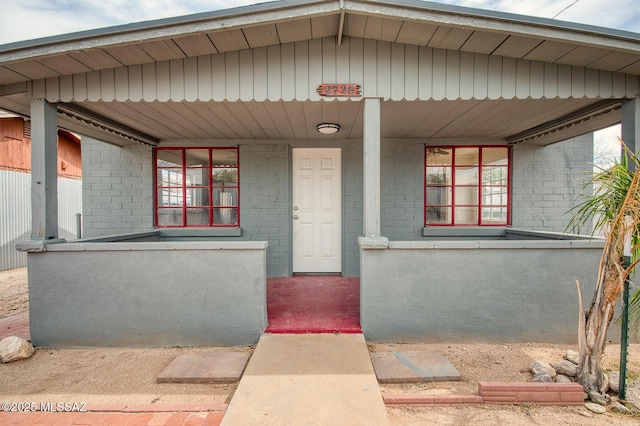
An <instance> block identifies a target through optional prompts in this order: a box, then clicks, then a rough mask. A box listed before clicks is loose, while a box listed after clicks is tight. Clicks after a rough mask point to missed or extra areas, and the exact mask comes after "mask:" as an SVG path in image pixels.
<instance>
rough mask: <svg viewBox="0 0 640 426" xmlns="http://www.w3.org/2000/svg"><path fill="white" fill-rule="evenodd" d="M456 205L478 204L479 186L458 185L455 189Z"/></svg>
mask: <svg viewBox="0 0 640 426" xmlns="http://www.w3.org/2000/svg"><path fill="white" fill-rule="evenodd" d="M455 193H456V196H455V201H454V204H455V205H469V204H474V205H478V187H477V186H457V187H456V189H455Z"/></svg>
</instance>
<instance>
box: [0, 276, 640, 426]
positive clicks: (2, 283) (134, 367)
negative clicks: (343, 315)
mask: <svg viewBox="0 0 640 426" xmlns="http://www.w3.org/2000/svg"><path fill="white" fill-rule="evenodd" d="M26 283H27V274H26V269H24V268H23V269H16V270H11V271H3V272H0V318H2V317H5V316H8V315H12V314H14V313H17V312H21V311H23V310H25V309H27V308H28V297H27V285H26ZM370 348H371V350H372V351H378V350H395V351H402V350H415V349H420V348H429V349H432V350H438V351H440V352H441V353H443V354H444V355H445V356H446V357H447V358H448V359H449V361H451V363H452V364H453V365H454V366H455V367H456V368H457V369H458V371H459V372H460V373H461V375H462V380H461V381H459V382H438V383H436V382H433V383H422V384H399V385H381V386H380V389H381V392H382V393H383V394H384V393H397V394H407V393H413V394H456V395H459V394H467V395H469V394H476V393H477V384H478V382H479V381H528V380H529V379H530V378H531V373H530V372H529V366H530V365H531V364H532V363H533V362H534V361H536V360H544V361H547V362H553V361H556V360H560V359H562V357H563V355H564V354H565V352H566V349H568V348H572V349H576V348H575V347H572V346H565V345H551V344H531V343H521V344H503V345H493V344H457V343H456V344H412V345H404V344H384V345H380V344H373V345H370ZM203 350H212V348H181V347H170V348H153V349H122V348H117V349H115V348H90V349H54V348H37V349H36V352H35V354H34V355H33V357H31V358H30V359H28V360H24V361H18V362H14V363H9V364H0V377H2V380H0V400H1V401H15V402H20V401H22V402H36V403H38V404H39V403H40V402H87V403H90V404H162V405H164V404H181V403H225V402H228V401H229V400H230V399H231V397H232V396H233V391H234V389H235V385H203V384H188V385H180V384H158V383H156V377H157V376H158V374H159V373H160V372H161V371H162V370H163V369H164V368H165V367H166V366H167V365H168V364H169V363H170V362H171V361H172V360H173V359H174V358H175V357H177V356H178V355H181V354H186V353H195V352H198V351H203ZM213 350H219V348H213ZM234 350H242V351H246V350H251V348H234ZM619 351H620V347H619V345H613V344H610V345H608V346H607V350H606V355H605V358H604V366H605V368H607V369H617V368H618V364H619ZM628 370H629V373H630V374H629V376H630V377H632V378H637V377H640V345H638V344H634V345H630V347H629V360H628ZM388 414H389V418H390V420H391V423H392V424H393V425H428V424H443V425H447V424H449V425H458V424H472V425H485V424H486V425H494V424H510V425H546V424H559V425H594V426H595V425H601V424H603V423H606V424H611V425H631V424H639V423H640V418H638V417H628V416H621V415H616V414H612V413H610V412H608V413H607V414H604V415H597V414H593V413H590V412H588V411H587V410H586V409H585V408H584V407H582V406H581V407H541V406H536V405H525V406H504V407H503V406H480V407H449V408H390V409H388Z"/></svg>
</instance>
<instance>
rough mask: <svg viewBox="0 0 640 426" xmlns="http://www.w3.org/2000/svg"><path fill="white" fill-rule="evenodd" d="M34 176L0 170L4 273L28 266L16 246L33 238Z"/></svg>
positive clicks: (0, 237) (0, 239) (0, 250)
mask: <svg viewBox="0 0 640 426" xmlns="http://www.w3.org/2000/svg"><path fill="white" fill-rule="evenodd" d="M30 229H31V175H30V174H29V173H18V172H10V171H6V170H0V270H3V271H4V270H5V269H13V268H21V267H24V266H27V254H26V253H21V252H18V251H16V249H15V247H16V244H17V243H19V242H20V241H25V240H28V239H29V238H30V234H31V231H30Z"/></svg>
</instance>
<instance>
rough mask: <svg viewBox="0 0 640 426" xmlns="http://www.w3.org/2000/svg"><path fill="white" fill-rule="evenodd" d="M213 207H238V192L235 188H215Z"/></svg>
mask: <svg viewBox="0 0 640 426" xmlns="http://www.w3.org/2000/svg"><path fill="white" fill-rule="evenodd" d="M213 205H214V206H237V205H238V190H237V189H234V188H225V189H221V188H214V189H213Z"/></svg>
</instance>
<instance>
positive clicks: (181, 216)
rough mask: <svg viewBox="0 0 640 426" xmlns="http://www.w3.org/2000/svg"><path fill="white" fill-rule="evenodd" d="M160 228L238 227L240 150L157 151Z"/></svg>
mask: <svg viewBox="0 0 640 426" xmlns="http://www.w3.org/2000/svg"><path fill="white" fill-rule="evenodd" d="M154 154H155V159H154V164H155V188H156V191H155V223H156V226H158V227H163V228H165V227H195V226H200V227H204V226H220V227H222V226H226V227H229V226H238V225H239V224H240V205H239V196H240V181H239V173H238V172H239V164H238V148H157V149H156V150H155V151H154Z"/></svg>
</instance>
